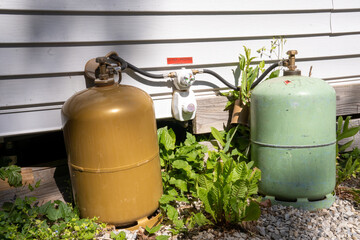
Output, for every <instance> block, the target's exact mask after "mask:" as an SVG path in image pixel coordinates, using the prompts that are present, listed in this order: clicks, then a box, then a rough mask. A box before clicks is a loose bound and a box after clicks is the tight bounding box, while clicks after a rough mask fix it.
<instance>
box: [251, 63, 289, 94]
mask: <svg viewBox="0 0 360 240" xmlns="http://www.w3.org/2000/svg"><path fill="white" fill-rule="evenodd" d="M281 65H282V61H280V62H276V63H274V64H272V65H271V66H270V67H268V68H267V69H266V70H265V72H263V74H261V76H260V77H259V78H258V79H256V81H255V82H253V83H252V84H251V87H250V89H253V88H254V87H256V86H257V85H258V84H259V83H260V82H261V80H263V79H264V78H265V76H266V75H268V74H269V72H271V71H272V70H273V69H274V68H276V67H278V66H281Z"/></svg>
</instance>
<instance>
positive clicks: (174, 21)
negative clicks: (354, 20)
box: [0, 12, 331, 44]
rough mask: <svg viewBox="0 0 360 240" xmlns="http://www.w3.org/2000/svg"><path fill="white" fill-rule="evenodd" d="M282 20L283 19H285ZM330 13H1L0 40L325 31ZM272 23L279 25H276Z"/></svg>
mask: <svg viewBox="0 0 360 240" xmlns="http://www.w3.org/2000/svg"><path fill="white" fill-rule="evenodd" d="M284 19H286V22H284ZM329 19H330V13H329V12H317V13H293V14H286V13H285V14H244V15H243V14H239V15H235V14H234V15H233V14H228V15H222V16H221V21H219V15H167V16H163V15H155V16H148V15H138V16H118V15H103V16H92V15H32V14H29V15H24V14H19V15H18V14H1V15H0V29H1V35H0V44H4V43H11V44H14V43H26V44H29V43H69V42H83V43H84V42H99V41H107V42H111V41H116V42H121V41H161V40H162V41H163V40H181V39H188V40H195V39H218V38H240V37H241V38H249V37H265V36H267V37H273V36H284V35H286V36H294V35H311V34H329V33H330V32H331V29H330V24H329ZM274 23H281V24H277V25H276V27H274Z"/></svg>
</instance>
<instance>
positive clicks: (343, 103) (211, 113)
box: [193, 83, 360, 134]
mask: <svg viewBox="0 0 360 240" xmlns="http://www.w3.org/2000/svg"><path fill="white" fill-rule="evenodd" d="M333 87H334V88H335V91H336V99H337V101H336V112H337V115H352V114H358V113H360V94H359V92H360V83H350V84H346V83H340V84H334V85H333ZM226 102H227V99H226V97H223V96H214V97H210V98H203V99H199V100H198V112H197V115H196V118H195V119H194V120H193V132H194V133H195V134H201V133H208V132H210V127H215V128H217V129H220V130H222V129H224V126H228V121H229V111H224V108H225V105H226Z"/></svg>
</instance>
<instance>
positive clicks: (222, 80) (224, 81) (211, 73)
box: [203, 69, 239, 90]
mask: <svg viewBox="0 0 360 240" xmlns="http://www.w3.org/2000/svg"><path fill="white" fill-rule="evenodd" d="M203 72H204V73H207V74H210V75H213V76H214V77H216V78H217V79H219V80H220V81H221V82H222V83H223V84H225V85H226V86H228V87H229V88H231V89H233V90H239V88H237V87H236V86H234V85H232V84H231V83H229V82H228V81H226V80H225V79H224V78H222V77H221V76H220V75H219V74H217V73H216V72H214V71H211V70H209V69H203Z"/></svg>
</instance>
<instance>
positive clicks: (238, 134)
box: [211, 125, 250, 160]
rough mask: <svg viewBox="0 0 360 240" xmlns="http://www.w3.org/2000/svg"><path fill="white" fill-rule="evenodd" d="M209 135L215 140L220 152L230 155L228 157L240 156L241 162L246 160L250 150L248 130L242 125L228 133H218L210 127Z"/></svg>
mask: <svg viewBox="0 0 360 240" xmlns="http://www.w3.org/2000/svg"><path fill="white" fill-rule="evenodd" d="M211 134H212V136H213V137H214V138H215V139H216V140H217V142H218V144H219V147H220V151H222V152H224V153H228V152H229V153H230V156H240V157H241V160H247V159H248V154H249V150H250V141H249V139H250V129H249V128H248V127H246V126H243V125H237V126H236V127H233V128H231V129H229V130H228V131H218V130H217V129H216V128H213V127H211Z"/></svg>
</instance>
